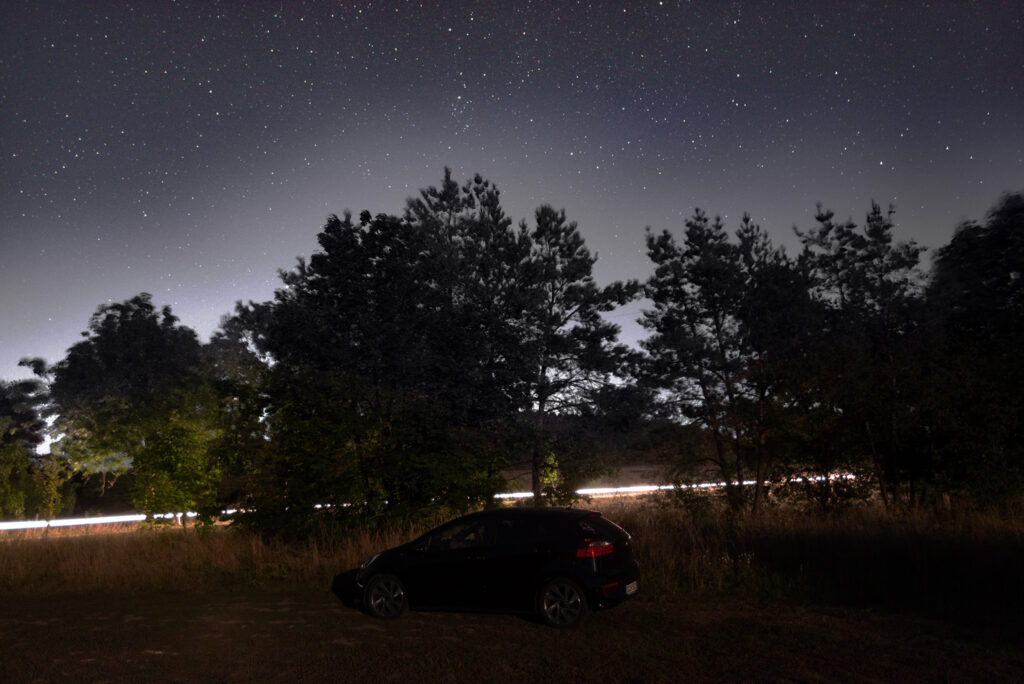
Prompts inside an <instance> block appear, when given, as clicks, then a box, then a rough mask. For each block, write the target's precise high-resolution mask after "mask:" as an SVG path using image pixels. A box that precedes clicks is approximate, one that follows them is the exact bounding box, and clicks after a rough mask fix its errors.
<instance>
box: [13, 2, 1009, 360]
mask: <svg viewBox="0 0 1024 684" xmlns="http://www.w3.org/2000/svg"><path fill="white" fill-rule="evenodd" d="M4 4H5V5H6V6H5V8H4V21H3V28H2V29H0V151H2V159H3V161H2V165H0V293H2V295H0V378H5V379H11V378H14V377H19V376H23V375H26V374H27V372H26V371H25V369H20V368H17V367H16V365H15V364H16V363H17V360H18V359H19V358H21V357H25V356H43V357H45V358H47V359H48V360H49V361H51V362H53V361H56V360H58V359H59V358H61V357H62V356H63V352H64V350H65V349H66V348H67V347H68V346H70V345H71V344H73V343H74V342H75V341H76V340H77V339H78V333H79V332H80V331H81V330H83V329H84V328H85V326H86V323H87V321H88V318H89V316H90V315H91V314H92V312H93V311H94V310H95V309H96V307H97V306H98V305H100V304H103V303H106V302H108V301H120V300H124V299H127V298H129V297H131V296H133V295H134V294H137V293H138V292H141V291H148V292H151V293H152V294H153V296H154V300H155V302H156V303H157V304H158V305H164V304H170V305H171V306H172V307H173V309H174V311H175V313H176V314H177V315H178V316H179V317H180V318H181V320H182V322H183V323H185V324H186V325H189V326H191V327H193V328H195V329H196V330H197V332H199V333H200V335H201V336H203V337H206V336H208V335H209V334H210V332H212V331H213V330H214V329H215V328H216V326H217V323H218V321H219V319H220V317H221V316H222V315H224V314H226V313H228V312H230V311H231V309H232V307H233V304H234V302H235V301H236V300H239V299H242V300H249V299H255V300H261V299H266V298H268V297H270V296H271V293H272V291H273V289H274V287H275V286H276V285H277V283H278V281H277V277H276V271H277V269H279V268H289V267H291V266H292V265H293V264H294V261H295V257H296V256H299V255H308V254H309V253H310V252H311V251H312V250H313V249H314V247H315V240H314V237H315V235H316V233H317V232H318V231H319V229H320V228H321V226H322V224H323V222H324V219H325V217H326V216H327V214H329V213H332V212H337V213H340V212H341V211H343V210H344V209H346V208H351V209H353V210H355V211H359V210H362V209H369V210H371V211H372V212H379V211H387V212H398V211H400V209H401V207H402V205H403V202H404V200H405V198H406V197H407V196H409V195H411V194H413V193H415V191H416V190H417V189H418V188H420V187H423V186H426V185H429V184H436V183H438V182H439V180H440V178H441V176H442V172H443V167H444V166H446V165H447V166H450V167H452V169H453V170H454V172H455V175H456V176H457V177H458V178H459V179H460V180H461V179H464V178H466V177H467V176H469V175H470V174H472V173H475V172H480V173H481V174H483V175H484V176H486V177H488V178H490V179H492V180H494V181H495V182H497V184H498V185H499V187H500V188H501V189H502V191H503V197H504V200H505V205H506V209H507V210H508V212H509V213H510V214H511V215H512V216H513V217H514V218H516V219H519V218H523V217H527V218H528V217H530V216H531V215H532V212H533V210H534V208H536V206H537V205H538V204H540V203H542V202H547V203H551V204H554V205H555V206H556V207H564V208H565V209H566V210H567V213H568V215H569V217H570V218H571V219H574V220H576V221H578V222H579V224H580V227H581V230H582V232H583V234H584V236H585V237H586V239H587V242H588V245H589V246H590V247H591V249H592V250H595V251H597V252H598V253H599V255H600V262H599V265H598V275H599V278H600V279H601V280H602V281H609V280H612V279H615V278H629V277H633V278H645V277H646V276H647V275H648V273H649V270H650V268H649V264H648V261H647V259H646V256H645V254H644V251H643V231H644V228H645V227H646V226H651V227H653V228H654V229H656V230H661V229H669V230H678V229H680V228H681V226H682V221H683V219H684V218H685V217H686V216H687V215H689V214H690V213H691V212H692V210H693V208H694V207H695V206H699V207H701V208H703V209H705V210H707V211H708V212H710V213H712V214H722V215H723V216H725V217H726V219H727V223H728V224H729V225H730V227H735V226H736V225H737V222H738V220H739V217H740V215H741V214H742V213H743V212H744V211H749V212H750V213H751V215H752V216H753V217H754V218H755V220H756V221H758V222H760V223H761V224H762V225H763V226H764V227H766V228H767V229H768V230H769V231H770V232H771V234H772V235H773V237H774V238H775V240H776V241H777V242H782V243H784V244H787V245H789V246H790V249H791V251H792V250H793V248H794V247H795V240H794V238H793V234H792V227H793V225H794V224H796V225H799V226H800V227H803V228H806V227H808V226H809V225H811V217H812V216H813V213H814V207H815V203H816V202H819V201H820V202H822V203H823V204H824V205H825V206H827V207H830V208H832V209H833V210H834V211H835V212H836V213H837V214H838V215H839V216H840V217H842V218H845V217H848V216H849V217H853V218H854V219H855V220H858V221H859V220H860V219H862V218H863V215H864V214H865V212H866V211H867V210H868V208H869V203H870V201H871V200H872V199H875V200H877V201H879V202H880V203H882V204H887V203H889V202H892V203H894V204H895V205H896V209H897V213H896V219H897V223H898V235H899V237H900V238H901V239H911V238H913V239H916V240H918V242H920V243H923V244H925V245H927V246H930V247H937V246H940V245H941V244H943V243H945V242H946V241H948V239H949V237H950V235H951V234H952V231H953V229H954V227H955V226H956V224H957V223H958V222H959V221H960V220H962V219H964V218H982V216H983V214H984V212H985V211H986V210H987V209H988V208H989V207H990V206H991V205H992V204H993V203H994V202H995V201H996V200H997V199H998V197H999V195H1000V194H1001V193H1002V192H1005V191H1009V190H1021V189H1024V38H1022V36H1024V5H1022V4H1021V3H1020V2H1019V0H1012V1H1003V2H998V1H996V2H978V3H967V2H952V1H950V2H916V1H911V0H907V1H906V2H894V3H884V2H872V1H866V2H860V3H857V2H848V1H845V0H844V1H837V2H772V3H762V2H756V3H755V2H708V3H689V2H671V1H668V0H666V1H665V2H657V1H654V2H628V3H603V2H594V3H583V2H579V3H570V2H535V3H529V2H480V3H454V2H438V3H421V4H406V3H347V2H345V3H339V2H333V3H329V2H317V3H313V2H307V3H298V2H273V3H266V2H258V1H257V2H245V3H240V2H237V3H236V2H222V3H216V2H194V3H186V2H169V1H145V2H137V3H111V2H69V3H54V2H17V3H15V2H8V3H4ZM638 308H639V305H635V306H633V307H632V308H631V309H630V310H628V311H625V312H622V313H620V314H617V318H616V321H617V322H619V323H620V324H623V325H624V327H625V334H624V336H625V337H626V338H627V339H630V340H635V339H636V337H637V336H638V335H641V334H642V333H641V331H640V330H639V328H638V327H637V326H636V325H635V324H634V323H632V321H633V319H635V318H636V315H637V310H638Z"/></svg>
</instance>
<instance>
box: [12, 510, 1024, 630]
mask: <svg viewBox="0 0 1024 684" xmlns="http://www.w3.org/2000/svg"><path fill="white" fill-rule="evenodd" d="M589 507H590V508H594V509H597V510H601V511H603V512H604V513H605V515H606V516H607V517H609V518H610V519H612V520H615V521H616V522H618V523H620V524H621V525H623V526H624V527H625V528H626V529H627V530H629V531H630V532H631V533H632V535H633V537H634V544H635V548H636V552H637V555H638V560H639V562H640V563H641V566H642V568H643V579H644V587H645V592H644V593H645V594H646V595H647V596H658V597H662V598H664V599H667V600H693V599H709V598H716V597H721V596H730V597H733V598H739V599H745V600H762V599H784V600H809V601H815V602H828V603H834V604H837V605H852V606H868V607H874V608H891V609H901V610H904V609H906V610H913V611H917V612H921V613H923V614H927V615H936V616H947V617H951V618H953V619H968V620H983V621H994V622H999V621H1006V622H1011V623H1013V622H1015V621H1018V620H1019V616H1020V615H1021V614H1024V590H1022V588H1021V585H1020V583H1019V580H1018V574H1019V569H1020V568H1021V567H1024V521H1022V520H1021V519H1020V518H1018V517H1013V516H1001V517H1000V516H991V515H981V514H973V515H965V516H959V517H958V516H946V517H938V516H936V515H926V514H922V513H916V514H909V513H903V514H900V515H893V514H888V513H886V512H884V511H880V510H873V509H863V510H854V511H849V512H847V513H846V514H844V515H841V516H835V517H830V518H819V517H812V516H808V515H806V514H804V513H803V512H801V511H799V510H795V509H794V510H786V509H776V510H771V511H769V512H768V513H767V514H765V515H762V516H760V517H759V518H757V519H746V518H736V517H733V516H730V515H729V514H728V513H727V512H726V511H724V510H721V509H718V508H715V507H714V506H713V505H712V506H702V507H699V508H697V509H695V508H694V507H693V506H681V505H679V504H678V503H677V502H675V501H674V500H673V499H670V498H653V499H645V500H636V499H629V500H596V501H593V502H591V504H589ZM423 531H424V528H422V527H417V526H402V527H392V528H389V529H385V530H382V531H377V532H373V533H364V534H359V535H355V536H352V537H350V538H345V539H340V538H327V537H325V538H320V539H311V540H307V541H305V542H302V543H290V544H289V543H285V542H283V541H280V540H275V539H268V538H264V537H260V536H257V535H254V534H251V533H247V532H245V531H242V530H236V529H232V528H224V527H218V528H215V529H213V530H208V531H206V532H202V531H197V530H195V529H191V528H190V529H184V530H183V529H181V528H171V529H166V528H165V529H160V528H157V529H152V528H140V527H137V526H122V527H120V528H114V529H110V528H95V529H94V530H92V531H90V530H74V531H72V530H60V529H54V530H49V531H26V532H18V533H7V534H6V535H3V536H0V594H3V595H9V596H38V595H47V596H49V595H59V594H72V593H89V592H104V591H118V592H133V593H138V592H147V591H187V592H195V591H209V590H223V589H244V588H254V589H268V588H275V587H277V588H296V587H309V586H329V585H330V581H331V578H332V577H333V576H334V575H335V574H337V573H339V572H341V571H343V570H346V569H349V568H353V567H355V566H356V565H358V563H359V562H360V561H361V560H362V559H363V558H365V557H366V556H369V555H370V554H372V553H374V552H376V551H379V550H381V549H383V548H387V547H390V546H395V545H397V544H400V543H402V542H404V541H407V540H409V539H411V538H413V537H415V536H416V535H418V534H420V533H421V532H423Z"/></svg>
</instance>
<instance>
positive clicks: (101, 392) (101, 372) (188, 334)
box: [45, 293, 217, 512]
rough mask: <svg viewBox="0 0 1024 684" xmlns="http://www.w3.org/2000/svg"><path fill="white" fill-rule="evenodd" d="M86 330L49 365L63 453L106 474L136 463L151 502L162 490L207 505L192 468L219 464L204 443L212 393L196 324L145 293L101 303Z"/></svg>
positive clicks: (142, 491) (211, 425) (212, 427)
mask: <svg viewBox="0 0 1024 684" xmlns="http://www.w3.org/2000/svg"><path fill="white" fill-rule="evenodd" d="M83 337H84V338H85V339H83V340H82V341H80V342H78V343H77V344H75V345H73V346H72V347H71V348H70V349H68V352H67V356H66V357H65V358H64V359H62V360H61V361H59V362H58V363H57V364H55V365H54V366H53V367H51V368H49V369H46V370H45V372H46V373H47V375H48V376H49V377H51V378H52V381H51V384H50V393H51V398H52V401H53V408H54V411H55V412H56V415H57V419H56V421H55V423H54V429H55V432H56V434H58V435H60V440H59V442H58V443H57V446H58V448H59V449H60V451H61V453H62V454H64V456H65V457H67V458H69V459H70V460H72V461H73V462H74V463H75V466H76V468H78V469H81V470H85V471H87V472H96V473H100V474H101V475H102V477H103V478H104V481H105V480H106V479H107V478H108V477H109V476H113V477H116V475H117V473H119V472H123V471H124V470H126V469H127V468H129V467H133V468H134V469H135V470H136V472H137V474H139V475H140V477H139V478H137V482H136V490H135V493H134V495H133V500H134V501H135V503H136V505H138V506H139V507H141V508H143V509H144V510H146V511H147V512H152V511H154V510H156V509H155V508H153V506H157V507H158V508H163V505H164V503H165V500H166V499H165V498H166V497H170V498H171V500H173V502H174V503H175V505H181V506H183V507H187V508H196V507H201V508H205V507H208V506H209V504H210V503H211V500H210V494H209V485H208V482H207V479H206V478H205V477H198V476H197V473H198V472H199V471H203V472H207V473H216V471H217V464H216V463H215V462H214V461H213V460H212V458H211V454H210V450H209V445H210V443H211V442H212V440H213V439H214V438H215V437H216V435H217V419H216V407H217V402H216V397H215V395H214V393H213V392H212V388H211V386H210V383H209V379H208V376H207V365H208V364H207V358H206V356H205V353H204V350H203V348H202V345H200V343H199V341H198V339H197V338H196V335H195V333H194V332H193V331H192V330H191V329H190V328H187V327H185V326H180V325H178V321H177V319H176V318H175V317H174V315H173V314H172V313H171V310H170V307H164V308H163V309H162V310H161V311H160V312H159V313H158V312H157V311H156V309H155V307H154V306H153V304H152V301H151V297H150V295H149V294H146V293H143V294H140V295H137V296H135V297H133V298H132V299H130V300H128V301H125V302H121V303H115V304H105V305H103V306H100V307H99V308H98V309H97V311H96V313H95V314H93V316H92V317H91V318H90V320H89V329H88V330H87V331H86V332H84V333H83ZM157 485H159V487H158V486H157ZM158 489H159V491H157V490H158Z"/></svg>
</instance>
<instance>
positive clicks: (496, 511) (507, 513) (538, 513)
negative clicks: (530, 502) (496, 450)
mask: <svg viewBox="0 0 1024 684" xmlns="http://www.w3.org/2000/svg"><path fill="white" fill-rule="evenodd" d="M600 515H601V514H600V513H598V512H596V511H588V510H585V509H582V508H540V507H534V508H492V509H488V510H486V511H477V512H476V513H470V514H469V515H466V516H463V517H465V518H477V517H498V516H500V517H504V518H507V517H515V518H519V517H522V518H560V519H564V520H582V519H583V518H593V517H599V516H600Z"/></svg>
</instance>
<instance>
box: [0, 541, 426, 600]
mask: <svg viewBox="0 0 1024 684" xmlns="http://www.w3.org/2000/svg"><path fill="white" fill-rule="evenodd" d="M120 527H121V529H118V530H114V531H111V530H106V529H104V530H103V531H102V532H94V533H92V534H87V535H83V534H81V533H80V532H76V533H72V534H66V533H63V530H52V531H50V532H47V533H45V534H43V533H40V532H31V533H20V534H19V536H18V537H17V538H14V537H6V538H5V541H4V542H2V543H0V594H14V595H31V594H53V593H82V592H110V591H118V592H125V591H127V592H143V591H153V590H158V591H203V590H211V589H230V588H246V587H268V586H272V585H280V586H299V585H302V584H308V583H319V584H321V585H323V586H327V585H329V583H330V579H331V577H333V575H334V574H336V573H338V572H340V571H342V570H344V569H347V568H351V567H354V566H356V565H358V564H359V562H360V561H361V560H362V559H363V558H365V557H366V556H368V555H370V554H371V553H374V552H375V551H379V550H380V549H382V548H386V547H389V546H394V545H396V544H399V543H402V542H403V541H405V540H406V539H407V538H409V537H411V536H413V535H414V534H415V533H417V532H418V530H413V529H409V530H395V531H390V532H380V533H373V534H363V535H358V536H356V537H354V538H351V539H349V540H346V541H345V542H344V543H337V542H325V541H323V540H315V539H311V540H309V541H307V542H305V543H301V544H297V543H291V544H288V543H285V542H282V541H280V540H275V539H267V538H263V537H260V536H258V535H255V534H251V533H248V532H245V531H243V530H236V529H232V528H227V527H218V528H214V529H212V530H196V529H194V528H188V529H181V528H163V529H160V528H158V529H152V528H146V527H141V526H130V525H125V526H120Z"/></svg>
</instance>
